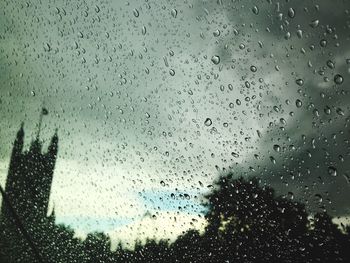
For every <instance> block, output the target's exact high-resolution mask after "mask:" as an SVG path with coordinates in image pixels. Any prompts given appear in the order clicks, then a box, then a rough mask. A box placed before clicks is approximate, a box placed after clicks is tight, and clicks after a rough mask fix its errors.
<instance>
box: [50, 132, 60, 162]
mask: <svg viewBox="0 0 350 263" xmlns="http://www.w3.org/2000/svg"><path fill="white" fill-rule="evenodd" d="M57 150H58V135H57V129H56V130H55V134H54V135H53V136H52V138H51V142H50V146H49V148H48V154H49V155H51V156H52V157H56V155H57Z"/></svg>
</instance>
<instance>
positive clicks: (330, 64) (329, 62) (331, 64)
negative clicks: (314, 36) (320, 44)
mask: <svg viewBox="0 0 350 263" xmlns="http://www.w3.org/2000/svg"><path fill="white" fill-rule="evenodd" d="M327 66H328V67H329V68H330V69H334V67H335V66H334V62H333V61H332V60H328V61H327Z"/></svg>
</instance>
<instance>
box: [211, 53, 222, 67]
mask: <svg viewBox="0 0 350 263" xmlns="http://www.w3.org/2000/svg"><path fill="white" fill-rule="evenodd" d="M211 61H212V62H213V63H214V64H215V65H217V64H219V63H220V57H219V56H216V55H215V56H212V58H211Z"/></svg>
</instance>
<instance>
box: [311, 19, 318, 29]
mask: <svg viewBox="0 0 350 263" xmlns="http://www.w3.org/2000/svg"><path fill="white" fill-rule="evenodd" d="M319 23H320V21H319V20H318V19H316V20H313V21H312V22H311V23H310V26H311V27H312V28H315V27H317V26H318V24H319Z"/></svg>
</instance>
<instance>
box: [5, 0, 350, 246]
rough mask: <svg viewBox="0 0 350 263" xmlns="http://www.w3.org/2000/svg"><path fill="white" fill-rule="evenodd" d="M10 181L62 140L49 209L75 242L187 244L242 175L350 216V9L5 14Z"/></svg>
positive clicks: (264, 6)
mask: <svg viewBox="0 0 350 263" xmlns="http://www.w3.org/2000/svg"><path fill="white" fill-rule="evenodd" d="M0 10H1V11H0V13H1V15H0V112H1V129H0V143H1V145H0V179H1V183H2V185H4V183H5V179H6V173H7V167H8V162H9V156H10V153H11V147H12V146H11V144H12V143H13V141H14V137H15V133H16V131H17V130H18V128H19V126H20V123H21V122H22V121H24V123H25V132H26V135H25V136H26V137H25V138H26V143H27V146H28V145H29V144H30V141H31V140H32V139H33V137H34V134H35V132H36V128H37V124H38V119H39V113H40V110H41V107H42V106H45V107H46V108H47V109H48V111H49V115H48V116H47V117H45V118H44V121H43V128H42V131H41V138H42V140H43V141H44V142H46V143H45V144H44V146H46V147H47V143H48V141H49V139H50V136H52V134H53V133H54V130H55V128H58V134H59V140H60V141H59V156H58V160H57V164H56V170H55V175H54V182H53V185H52V195H51V201H50V209H52V208H53V207H54V208H55V212H56V215H57V221H58V222H59V223H65V224H69V225H71V226H72V227H73V228H75V229H76V231H77V233H78V234H80V235H84V234H86V233H87V232H90V231H94V230H98V231H105V232H107V233H109V234H110V235H111V236H112V237H113V238H114V239H115V240H116V239H121V240H123V241H125V242H132V240H133V239H135V238H136V237H138V238H141V239H142V238H144V237H146V236H150V237H157V238H174V237H176V236H177V235H178V234H180V233H181V232H182V231H186V230H187V229H188V228H191V227H194V228H198V229H201V228H203V225H204V224H205V220H204V218H203V212H204V208H203V207H202V206H201V202H202V195H203V193H206V192H208V191H210V185H212V184H213V181H214V180H215V178H216V177H217V176H218V175H219V174H220V173H224V172H225V171H228V170H232V171H234V173H235V174H236V175H237V176H253V175H256V176H259V177H260V178H262V179H263V181H264V182H265V183H267V184H270V185H271V186H272V187H274V188H276V190H278V192H279V193H280V194H283V195H288V196H289V197H290V196H294V197H295V198H299V199H302V200H303V201H304V202H307V204H308V207H309V209H310V210H313V211H315V210H318V209H324V208H325V209H327V211H328V212H329V213H331V214H332V215H334V216H339V217H340V219H344V218H346V217H347V216H348V215H349V214H350V209H349V208H350V207H349V202H348V200H350V191H349V190H350V165H349V157H350V150H349V147H350V144H349V139H350V136H349V135H350V134H349V122H350V119H349V103H350V95H349V83H350V81H349V78H350V74H349V73H350V48H349V47H350V43H349V42H350V3H349V2H348V1H346V0H343V1H342V0H338V1H336V4H335V2H334V1H327V0H322V1H320V0H319V1H311V0H310V1H301V0H295V1H274V0H261V1H252V0H250V1H249V0H246V1H239V0H231V1H229V0H218V1H209V0H208V1H199V0H194V1H187V0H186V1H158V0H157V1H152V0H148V1H147V0H146V1H107V0H105V1H73V2H69V1H49V2H46V1H36V0H33V1H27V2H22V1H7V0H4V1H1V3H0Z"/></svg>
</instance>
